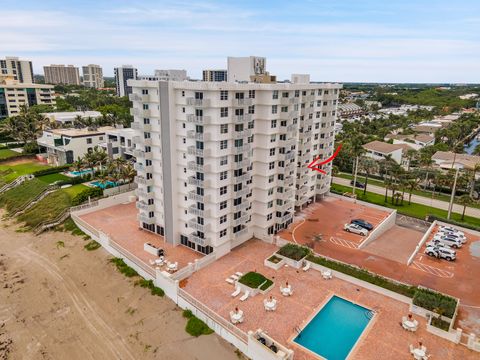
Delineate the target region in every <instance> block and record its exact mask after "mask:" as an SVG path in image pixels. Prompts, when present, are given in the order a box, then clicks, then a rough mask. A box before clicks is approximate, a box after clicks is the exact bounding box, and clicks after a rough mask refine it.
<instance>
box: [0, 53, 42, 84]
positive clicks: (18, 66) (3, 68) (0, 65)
mask: <svg viewBox="0 0 480 360" xmlns="http://www.w3.org/2000/svg"><path fill="white" fill-rule="evenodd" d="M6 78H9V79H11V80H16V81H18V82H19V83H25V84H33V83H34V79H33V67H32V62H31V61H28V60H20V59H19V58H18V57H10V56H7V57H6V58H5V59H0V80H2V79H6Z"/></svg>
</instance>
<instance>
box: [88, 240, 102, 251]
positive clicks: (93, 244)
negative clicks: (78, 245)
mask: <svg viewBox="0 0 480 360" xmlns="http://www.w3.org/2000/svg"><path fill="white" fill-rule="evenodd" d="M101 247H102V245H100V243H98V242H96V241H95V240H92V241H90V242H89V243H87V244H86V245H85V246H84V248H85V250H87V251H93V250H97V249H99V248H101Z"/></svg>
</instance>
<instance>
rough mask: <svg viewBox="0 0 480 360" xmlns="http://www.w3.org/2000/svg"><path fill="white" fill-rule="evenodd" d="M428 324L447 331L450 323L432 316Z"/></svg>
mask: <svg viewBox="0 0 480 360" xmlns="http://www.w3.org/2000/svg"><path fill="white" fill-rule="evenodd" d="M430 325H432V326H435V327H436V328H439V329H442V330H443V331H448V330H449V329H450V323H449V322H448V321H445V320H442V319H440V318H437V317H432V320H431V321H430Z"/></svg>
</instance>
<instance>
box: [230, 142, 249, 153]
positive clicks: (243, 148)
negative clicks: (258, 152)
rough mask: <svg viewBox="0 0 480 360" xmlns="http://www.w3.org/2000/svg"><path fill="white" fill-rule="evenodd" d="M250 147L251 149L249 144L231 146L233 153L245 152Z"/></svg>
mask: <svg viewBox="0 0 480 360" xmlns="http://www.w3.org/2000/svg"><path fill="white" fill-rule="evenodd" d="M250 149H251V146H250V144H245V145H242V146H234V147H233V153H234V154H242V153H246V152H248V151H250Z"/></svg>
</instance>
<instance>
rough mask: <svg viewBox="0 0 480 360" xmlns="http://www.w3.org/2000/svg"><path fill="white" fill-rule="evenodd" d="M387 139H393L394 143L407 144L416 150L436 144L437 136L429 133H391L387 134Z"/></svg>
mask: <svg viewBox="0 0 480 360" xmlns="http://www.w3.org/2000/svg"><path fill="white" fill-rule="evenodd" d="M385 140H386V141H388V140H393V144H395V145H399V144H406V145H409V146H410V147H412V148H413V149H415V150H420V149H421V148H424V147H425V146H432V145H435V137H434V136H432V135H428V134H421V133H420V134H411V135H402V134H399V135H393V134H389V135H387V136H385Z"/></svg>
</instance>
